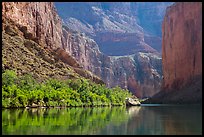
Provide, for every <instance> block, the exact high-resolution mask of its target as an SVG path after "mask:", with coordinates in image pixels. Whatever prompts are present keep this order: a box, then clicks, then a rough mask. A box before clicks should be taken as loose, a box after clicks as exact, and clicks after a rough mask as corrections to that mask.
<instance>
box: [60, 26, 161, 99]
mask: <svg viewBox="0 0 204 137" xmlns="http://www.w3.org/2000/svg"><path fill="white" fill-rule="evenodd" d="M63 35H64V37H63V42H62V44H63V48H64V49H65V50H66V51H67V52H68V53H70V55H72V56H73V57H74V58H75V59H76V60H77V61H78V62H79V63H80V64H81V65H82V66H83V68H84V69H86V70H89V71H91V72H93V73H94V74H96V75H97V76H99V77H100V78H102V80H103V81H104V82H105V83H106V85H107V86H108V87H114V86H120V87H122V88H124V89H128V90H130V91H131V92H132V93H133V94H135V95H136V96H137V97H141V98H143V97H150V96H152V95H154V94H155V93H157V92H158V91H159V89H160V87H161V79H162V70H161V68H162V66H161V57H160V56H159V55H155V54H153V53H142V52H138V53H136V54H132V55H127V56H107V55H105V54H103V53H102V52H100V50H99V47H98V45H97V43H96V42H95V41H94V40H93V39H90V38H89V37H87V36H86V35H85V34H83V33H80V32H77V31H73V30H71V29H69V28H68V27H66V26H64V27H63Z"/></svg>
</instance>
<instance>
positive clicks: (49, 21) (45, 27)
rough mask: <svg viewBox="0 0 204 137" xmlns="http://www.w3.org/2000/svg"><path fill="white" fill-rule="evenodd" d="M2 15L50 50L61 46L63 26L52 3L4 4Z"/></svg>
mask: <svg viewBox="0 0 204 137" xmlns="http://www.w3.org/2000/svg"><path fill="white" fill-rule="evenodd" d="M2 15H4V16H5V17H7V18H10V19H12V20H13V21H14V22H15V23H18V24H20V25H22V26H24V28H22V29H23V30H25V31H28V32H29V33H27V37H30V36H31V35H33V37H37V38H38V42H37V43H39V44H42V45H46V47H48V48H56V47H59V46H60V45H61V36H62V24H61V20H60V18H59V16H58V14H57V12H56V10H55V7H54V3H52V2H3V3H2Z"/></svg>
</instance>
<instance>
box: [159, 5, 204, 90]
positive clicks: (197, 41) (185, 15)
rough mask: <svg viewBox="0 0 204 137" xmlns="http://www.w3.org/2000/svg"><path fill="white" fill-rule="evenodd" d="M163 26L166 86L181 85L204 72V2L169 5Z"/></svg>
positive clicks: (175, 86)
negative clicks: (203, 54)
mask: <svg viewBox="0 0 204 137" xmlns="http://www.w3.org/2000/svg"><path fill="white" fill-rule="evenodd" d="M162 29H163V39H162V64H163V75H164V88H167V89H169V88H180V87H182V86H184V85H185V84H186V83H187V82H188V81H189V80H190V79H191V78H193V77H194V76H196V75H202V4H201V3H197V2H195V3H194V2H192V3H191V2H187V3H182V2H181V3H176V4H174V5H173V6H170V7H169V8H167V12H166V15H165V18H164V22H163V28H162Z"/></svg>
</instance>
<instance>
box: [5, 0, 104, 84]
mask: <svg viewBox="0 0 204 137" xmlns="http://www.w3.org/2000/svg"><path fill="white" fill-rule="evenodd" d="M2 7H3V8H2V36H3V37H2V53H3V54H2V70H5V69H13V70H15V71H17V73H18V75H21V74H24V73H31V74H33V75H34V77H35V78H36V79H37V80H39V81H43V80H45V79H47V78H49V77H53V78H57V79H67V78H79V77H85V78H89V79H91V80H92V81H94V82H96V83H101V84H102V83H104V82H103V81H102V80H101V79H100V78H99V77H97V76H95V75H94V74H92V73H91V72H89V71H87V70H84V69H82V67H81V66H80V64H79V63H78V62H77V61H76V60H75V59H74V58H73V57H72V56H70V55H69V54H68V53H66V52H65V51H64V50H63V49H62V48H61V46H62V45H61V42H62V41H61V37H62V34H61V33H62V26H61V20H60V18H59V17H58V16H57V13H56V12H55V10H54V5H53V3H29V2H28V3H18V2H16V3H13V2H3V3H2Z"/></svg>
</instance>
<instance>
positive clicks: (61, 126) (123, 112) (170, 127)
mask: <svg viewBox="0 0 204 137" xmlns="http://www.w3.org/2000/svg"><path fill="white" fill-rule="evenodd" d="M2 134H83V135H86V134H105V135H106V134H109V135H115V134H116V135H134V134H139V135H148V134H159V135H163V134H164V135H165V134H202V108H201V107H197V106H196V107H195V106H193V107H189V106H187V107H186V106H177V107H175V106H169V107H167V106H166V107H165V106H158V107H152V106H151V107H148V106H145V107H143V106H142V107H141V106H139V107H138V106H135V107H128V108H125V107H96V108H63V109H60V108H54V109H46V108H44V109H13V110H12V109H11V110H8V109H6V110H3V111H2Z"/></svg>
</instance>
